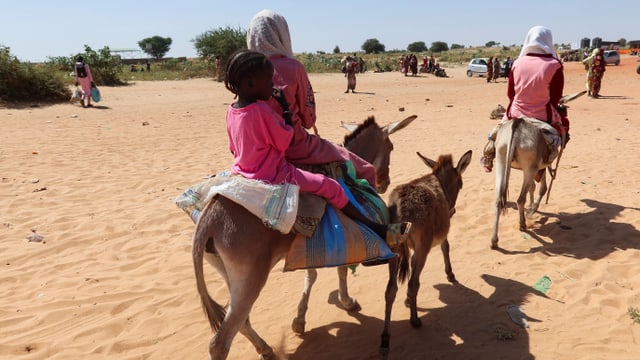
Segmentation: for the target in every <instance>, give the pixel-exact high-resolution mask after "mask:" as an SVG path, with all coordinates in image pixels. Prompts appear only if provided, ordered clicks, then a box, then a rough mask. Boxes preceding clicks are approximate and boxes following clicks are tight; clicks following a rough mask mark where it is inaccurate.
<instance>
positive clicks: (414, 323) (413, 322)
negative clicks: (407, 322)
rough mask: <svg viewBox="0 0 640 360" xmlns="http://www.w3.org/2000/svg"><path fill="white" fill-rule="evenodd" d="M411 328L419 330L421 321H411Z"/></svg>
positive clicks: (417, 319)
mask: <svg viewBox="0 0 640 360" xmlns="http://www.w3.org/2000/svg"><path fill="white" fill-rule="evenodd" d="M411 326H413V328H414V329H419V328H421V327H422V321H421V320H420V319H419V318H415V319H411Z"/></svg>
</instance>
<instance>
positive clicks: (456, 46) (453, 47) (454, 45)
mask: <svg viewBox="0 0 640 360" xmlns="http://www.w3.org/2000/svg"><path fill="white" fill-rule="evenodd" d="M454 49H464V45H460V44H451V50H454Z"/></svg>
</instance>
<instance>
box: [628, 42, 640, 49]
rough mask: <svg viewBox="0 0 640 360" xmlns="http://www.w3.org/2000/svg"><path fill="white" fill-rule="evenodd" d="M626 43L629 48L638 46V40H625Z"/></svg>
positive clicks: (639, 45)
mask: <svg viewBox="0 0 640 360" xmlns="http://www.w3.org/2000/svg"><path fill="white" fill-rule="evenodd" d="M627 45H628V46H629V49H635V48H640V40H631V41H627Z"/></svg>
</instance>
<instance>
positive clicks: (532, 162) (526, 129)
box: [491, 90, 587, 249]
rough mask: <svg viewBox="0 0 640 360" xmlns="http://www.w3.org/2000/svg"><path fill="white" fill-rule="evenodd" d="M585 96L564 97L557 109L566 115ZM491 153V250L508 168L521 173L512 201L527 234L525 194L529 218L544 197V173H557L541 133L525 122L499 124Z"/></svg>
mask: <svg viewBox="0 0 640 360" xmlns="http://www.w3.org/2000/svg"><path fill="white" fill-rule="evenodd" d="M586 92H587V91H586V90H583V91H580V92H577V93H574V94H568V95H565V96H563V97H562V98H561V99H560V101H559V105H560V106H561V107H563V108H564V110H565V111H566V109H568V106H566V104H567V103H568V102H570V101H573V100H575V99H577V98H579V97H581V96H582V95H584V94H585V93H586ZM534 120H535V119H534ZM561 136H562V148H560V152H561V151H562V149H563V148H564V146H565V145H566V142H567V141H568V140H567V139H566V138H565V137H564V136H565V135H564V134H563V135H561ZM495 149H496V159H495V160H496V165H495V167H494V169H495V172H496V208H495V220H494V222H493V235H492V237H491V248H492V249H497V248H498V222H499V220H500V213H503V212H505V211H506V209H507V208H506V206H507V195H508V193H509V175H510V174H511V168H514V169H520V170H522V188H521V189H520V195H519V196H518V200H516V203H517V205H518V214H519V217H520V231H526V230H527V224H526V219H525V212H524V210H525V206H524V205H525V201H526V197H527V192H528V193H529V208H528V209H527V216H531V215H533V214H534V213H535V212H536V211H538V208H539V207H540V201H541V200H542V197H543V196H544V195H545V194H546V193H547V189H548V187H547V174H546V169H547V168H548V169H549V172H551V175H552V178H555V175H556V173H555V171H557V170H558V169H557V164H556V168H555V170H554V169H552V168H551V162H552V161H553V160H554V156H552V149H551V148H550V147H549V145H547V142H546V140H545V138H544V135H543V133H542V131H541V130H540V129H539V128H538V127H536V126H535V125H533V124H532V123H531V122H530V121H529V120H528V118H521V119H513V120H511V124H503V125H502V126H500V128H499V129H498V132H497V134H496V141H495ZM560 154H561V153H560ZM560 154H559V155H558V159H559V157H560V156H561V155H560ZM535 181H539V182H540V189H539V190H538V197H537V198H536V199H535V201H534V192H535V189H536V184H535ZM552 182H553V180H552ZM547 200H548V196H547Z"/></svg>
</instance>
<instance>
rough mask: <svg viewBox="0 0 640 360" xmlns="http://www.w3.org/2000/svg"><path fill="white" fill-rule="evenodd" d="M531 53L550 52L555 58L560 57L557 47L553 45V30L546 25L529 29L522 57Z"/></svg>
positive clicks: (521, 51)
mask: <svg viewBox="0 0 640 360" xmlns="http://www.w3.org/2000/svg"><path fill="white" fill-rule="evenodd" d="M529 53H533V54H550V55H552V56H553V57H554V58H556V59H557V58H558V55H557V54H556V49H555V48H554V47H553V35H551V30H549V29H547V28H546V27H544V26H534V27H532V28H531V29H529V32H528V33H527V37H525V38H524V43H523V44H522V50H520V57H522V56H525V55H527V54H529Z"/></svg>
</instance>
